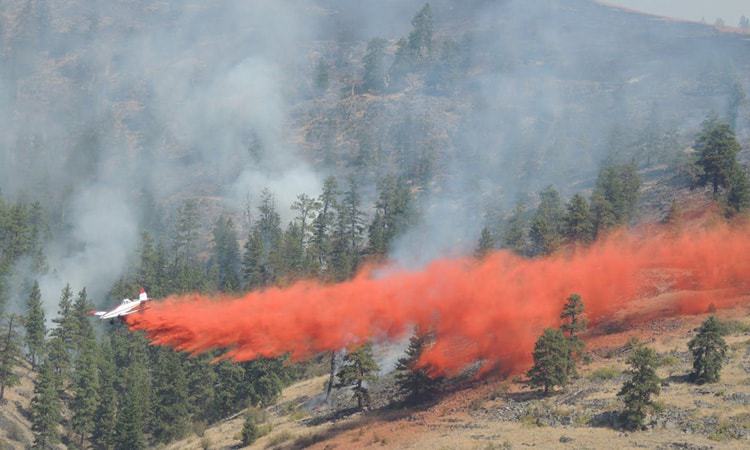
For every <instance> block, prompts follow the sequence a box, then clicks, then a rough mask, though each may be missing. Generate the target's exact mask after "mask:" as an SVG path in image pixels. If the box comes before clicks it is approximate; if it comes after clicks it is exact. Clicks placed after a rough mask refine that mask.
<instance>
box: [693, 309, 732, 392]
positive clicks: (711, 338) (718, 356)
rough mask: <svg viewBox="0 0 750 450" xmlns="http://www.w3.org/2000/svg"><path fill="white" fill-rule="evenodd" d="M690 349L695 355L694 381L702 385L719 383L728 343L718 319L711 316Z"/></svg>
mask: <svg viewBox="0 0 750 450" xmlns="http://www.w3.org/2000/svg"><path fill="white" fill-rule="evenodd" d="M688 348H689V349H690V351H691V352H692V354H693V373H692V374H691V378H692V379H693V381H694V382H696V383H700V384H702V383H715V382H717V381H719V376H720V373H721V367H722V365H723V364H724V361H725V360H726V354H727V343H726V341H724V338H723V337H722V327H721V324H720V323H719V321H718V320H717V319H716V317H714V316H711V317H709V318H708V319H706V321H705V322H703V324H702V325H701V327H700V328H699V329H698V334H697V335H696V336H695V337H693V339H691V340H690V342H688Z"/></svg>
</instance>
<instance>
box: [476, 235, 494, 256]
mask: <svg viewBox="0 0 750 450" xmlns="http://www.w3.org/2000/svg"><path fill="white" fill-rule="evenodd" d="M494 248H495V238H494V237H492V233H491V232H490V229H489V228H487V227H484V228H482V233H481V234H480V236H479V243H478V244H477V248H476V250H475V251H474V256H476V257H477V258H479V259H481V258H484V257H485V256H487V254H488V253H490V252H491V251H492V250H493V249H494Z"/></svg>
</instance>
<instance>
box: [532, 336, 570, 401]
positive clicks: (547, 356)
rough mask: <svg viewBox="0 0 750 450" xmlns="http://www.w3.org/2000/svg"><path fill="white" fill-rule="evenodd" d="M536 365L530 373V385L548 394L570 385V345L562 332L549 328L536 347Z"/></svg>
mask: <svg viewBox="0 0 750 450" xmlns="http://www.w3.org/2000/svg"><path fill="white" fill-rule="evenodd" d="M533 356H534V365H533V366H532V367H531V369H530V370H529V372H528V377H529V384H530V385H531V386H535V387H542V388H544V393H545V394H548V393H549V392H550V390H552V389H554V388H555V387H556V386H560V387H564V386H565V385H566V384H568V376H569V375H570V372H571V370H570V367H571V351H570V344H569V343H568V341H567V340H566V339H565V336H563V334H562V332H561V331H560V330H555V329H552V328H547V329H546V330H544V333H542V335H541V336H540V337H539V339H538V340H537V341H536V345H534V353H533Z"/></svg>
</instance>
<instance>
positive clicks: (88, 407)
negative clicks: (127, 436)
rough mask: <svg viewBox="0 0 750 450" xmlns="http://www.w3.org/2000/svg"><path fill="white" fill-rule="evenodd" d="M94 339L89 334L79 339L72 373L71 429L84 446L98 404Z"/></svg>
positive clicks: (96, 356)
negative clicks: (79, 343)
mask: <svg viewBox="0 0 750 450" xmlns="http://www.w3.org/2000/svg"><path fill="white" fill-rule="evenodd" d="M97 350H98V348H97V345H96V340H95V338H94V336H93V334H91V335H90V336H86V337H84V338H83V339H82V341H81V348H80V351H79V353H78V358H77V360H76V366H75V372H74V374H73V380H74V381H73V400H72V402H71V405H70V409H71V411H72V412H73V418H72V421H71V425H72V430H73V432H75V433H76V434H77V435H78V444H79V446H80V447H81V448H83V447H84V443H85V441H86V439H88V438H89V437H90V435H91V432H92V431H93V430H94V425H95V420H96V410H97V406H98V404H99V373H98V367H97V362H98V355H97Z"/></svg>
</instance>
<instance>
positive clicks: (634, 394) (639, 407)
mask: <svg viewBox="0 0 750 450" xmlns="http://www.w3.org/2000/svg"><path fill="white" fill-rule="evenodd" d="M627 362H628V364H629V365H630V368H629V369H628V370H627V372H626V373H627V375H628V377H629V379H628V380H627V381H626V382H625V384H623V386H622V389H620V392H618V393H617V396H618V397H620V398H621V399H622V401H623V402H624V403H625V409H624V410H623V412H622V420H623V422H624V424H625V427H627V428H629V429H639V428H642V427H643V426H644V422H645V420H646V417H647V414H648V412H649V411H652V410H653V409H654V402H653V400H652V399H651V396H652V395H659V392H660V388H659V382H660V380H659V377H658V376H657V375H656V367H657V365H658V359H657V356H656V352H655V351H654V350H652V349H650V348H648V347H643V346H640V345H639V346H636V347H635V349H634V350H633V353H632V354H631V355H630V357H629V358H628V361H627Z"/></svg>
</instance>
